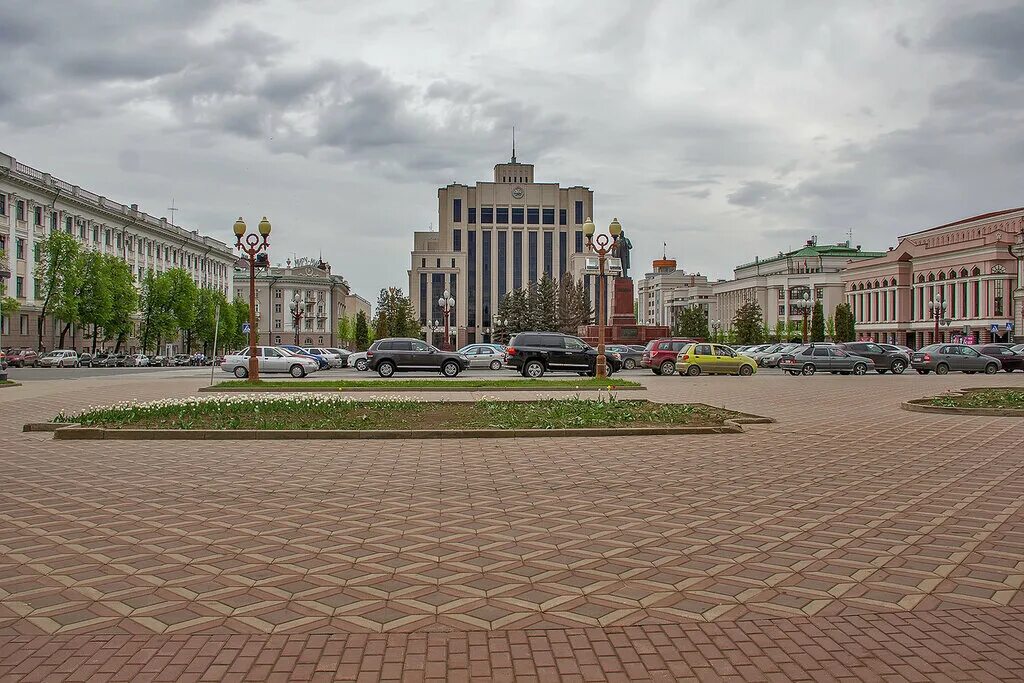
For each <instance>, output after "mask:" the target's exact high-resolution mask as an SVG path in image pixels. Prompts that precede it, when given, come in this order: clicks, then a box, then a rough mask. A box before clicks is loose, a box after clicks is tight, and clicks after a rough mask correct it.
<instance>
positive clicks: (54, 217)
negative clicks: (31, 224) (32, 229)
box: [50, 211, 57, 230]
mask: <svg viewBox="0 0 1024 683" xmlns="http://www.w3.org/2000/svg"><path fill="white" fill-rule="evenodd" d="M56 229H57V212H56V211H51V212H50V230H56Z"/></svg>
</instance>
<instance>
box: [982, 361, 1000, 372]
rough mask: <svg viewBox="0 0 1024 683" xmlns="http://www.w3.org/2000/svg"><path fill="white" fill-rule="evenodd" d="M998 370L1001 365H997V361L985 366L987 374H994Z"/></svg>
mask: <svg viewBox="0 0 1024 683" xmlns="http://www.w3.org/2000/svg"><path fill="white" fill-rule="evenodd" d="M997 372H999V366H998V365H996V364H995V363H989V364H988V365H986V366H985V374H986V375H994V374H996V373H997Z"/></svg>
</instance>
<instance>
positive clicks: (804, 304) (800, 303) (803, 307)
mask: <svg viewBox="0 0 1024 683" xmlns="http://www.w3.org/2000/svg"><path fill="white" fill-rule="evenodd" d="M792 306H793V307H794V308H796V309H797V310H798V311H800V314H801V315H802V316H803V318H804V328H803V336H802V337H801V339H802V342H803V343H804V344H806V343H807V316H808V315H810V313H811V308H813V305H812V304H811V295H810V293H809V292H804V296H803V298H802V299H797V300H796V301H795V302H793V304H792Z"/></svg>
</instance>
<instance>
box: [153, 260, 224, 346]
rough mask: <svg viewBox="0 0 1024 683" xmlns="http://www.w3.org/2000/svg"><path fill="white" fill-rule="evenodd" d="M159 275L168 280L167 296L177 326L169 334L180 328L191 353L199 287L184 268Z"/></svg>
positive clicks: (173, 269)
mask: <svg viewBox="0 0 1024 683" xmlns="http://www.w3.org/2000/svg"><path fill="white" fill-rule="evenodd" d="M158 277H160V278H162V279H165V280H166V281H167V296H168V301H169V303H170V311H171V315H172V317H173V319H174V327H175V328H176V330H174V332H171V333H170V334H169V335H168V336H174V335H175V333H176V332H177V331H179V330H180V331H181V332H182V334H183V335H184V342H185V351H186V353H190V352H191V351H192V337H193V334H194V333H195V324H196V297H198V296H199V287H197V286H196V282H195V280H193V279H192V275H190V274H189V272H188V271H187V270H185V269H184V268H172V269H171V270H168V271H167V272H165V273H161V274H160V275H159V276H158ZM211 326H212V323H211Z"/></svg>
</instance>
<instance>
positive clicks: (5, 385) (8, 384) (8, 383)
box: [0, 380, 21, 389]
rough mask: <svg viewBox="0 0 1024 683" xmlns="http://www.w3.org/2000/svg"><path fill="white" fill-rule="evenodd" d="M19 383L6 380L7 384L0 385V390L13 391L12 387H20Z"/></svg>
mask: <svg viewBox="0 0 1024 683" xmlns="http://www.w3.org/2000/svg"><path fill="white" fill-rule="evenodd" d="M20 386H21V382H15V381H13V380H7V384H0V389H13V388H14V387H20Z"/></svg>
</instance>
